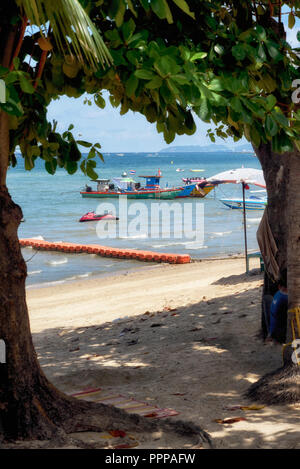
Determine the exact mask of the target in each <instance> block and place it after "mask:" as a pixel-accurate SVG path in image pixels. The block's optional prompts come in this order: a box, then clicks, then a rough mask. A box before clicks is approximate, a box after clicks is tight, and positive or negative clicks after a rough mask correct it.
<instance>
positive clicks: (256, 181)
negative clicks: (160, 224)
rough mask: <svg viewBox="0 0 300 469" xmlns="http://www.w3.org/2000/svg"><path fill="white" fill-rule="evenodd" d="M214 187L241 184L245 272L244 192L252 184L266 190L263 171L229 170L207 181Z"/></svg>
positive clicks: (248, 169) (246, 250)
mask: <svg viewBox="0 0 300 469" xmlns="http://www.w3.org/2000/svg"><path fill="white" fill-rule="evenodd" d="M207 181H210V182H212V183H214V184H216V185H218V184H228V183H232V184H242V188H243V219H244V242H245V260H246V270H247V257H248V248H247V226H246V204H245V190H246V189H249V186H248V184H253V185H254V186H258V187H262V188H263V189H266V181H265V178H264V174H263V171H262V170H261V169H255V168H244V167H242V168H237V169H230V170H228V171H223V172H222V173H218V174H215V175H214V176H211V177H210V178H208V179H207Z"/></svg>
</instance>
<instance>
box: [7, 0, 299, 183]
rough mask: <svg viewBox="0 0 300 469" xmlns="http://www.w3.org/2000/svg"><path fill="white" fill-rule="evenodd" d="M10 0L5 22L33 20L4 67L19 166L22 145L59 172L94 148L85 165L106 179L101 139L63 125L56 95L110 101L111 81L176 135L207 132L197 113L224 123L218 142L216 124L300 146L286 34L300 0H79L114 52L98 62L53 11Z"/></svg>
mask: <svg viewBox="0 0 300 469" xmlns="http://www.w3.org/2000/svg"><path fill="white" fill-rule="evenodd" d="M60 1H61V2H62V0H60ZM64 1H66V0H64ZM8 3H9V4H11V2H8ZM8 3H7V1H6V2H4V4H3V5H2V6H1V7H0V8H1V10H2V11H1V18H2V17H3V18H4V20H2V23H3V21H4V22H5V21H6V23H8V24H15V25H16V28H17V27H18V28H21V29H22V28H23V32H22V33H21V39H22V40H21V41H20V44H19V48H18V50H16V53H15V58H14V60H13V63H12V64H11V67H10V68H9V69H8V68H4V67H1V68H0V78H1V79H2V80H4V81H5V83H6V89H7V102H6V103H2V104H0V107H1V108H2V109H3V110H5V111H6V112H7V113H8V114H9V116H10V118H9V119H10V124H9V125H10V164H11V165H13V166H14V165H15V164H16V158H15V149H16V147H17V146H18V145H19V147H20V149H21V153H22V155H23V157H24V159H25V168H26V169H29V170H30V169H32V168H33V167H34V161H35V159H36V158H37V157H40V158H42V159H43V160H44V161H45V167H46V169H47V171H48V172H50V173H51V174H54V173H55V170H56V168H57V166H59V167H64V168H65V169H66V170H67V171H68V172H69V173H71V174H72V173H73V172H75V171H76V170H77V168H78V166H79V161H80V160H81V151H80V148H82V147H84V148H88V149H89V154H88V157H87V158H84V159H82V160H81V162H80V167H81V169H82V171H83V172H84V173H85V174H88V175H89V176H90V177H92V178H95V177H96V176H97V175H96V173H95V167H96V161H95V157H97V156H100V158H102V155H101V153H100V144H95V145H92V144H91V143H89V142H85V141H81V140H79V141H76V139H75V138H74V136H73V134H72V132H71V130H72V126H70V128H69V129H68V130H66V131H65V132H64V133H63V134H62V135H60V134H59V133H58V132H57V131H56V124H55V123H49V122H48V120H47V106H48V104H49V103H50V101H51V100H53V99H57V98H58V97H59V96H61V95H67V96H70V97H79V96H81V95H83V94H84V93H89V94H91V95H92V96H93V99H94V101H95V103H96V104H97V105H98V106H99V107H100V108H104V107H105V100H104V98H103V96H102V92H103V90H108V92H109V99H110V102H111V104H112V105H113V106H115V107H119V106H120V112H121V114H125V113H126V112H127V111H128V110H132V111H137V112H139V113H141V114H143V115H145V117H146V118H147V120H148V121H149V122H153V123H156V127H157V130H158V132H162V133H163V135H164V139H165V141H166V142H167V143H170V142H172V141H173V139H174V138H175V136H176V135H182V134H188V135H190V134H193V133H194V132H195V131H196V125H195V121H194V117H193V116H194V113H195V114H196V115H198V116H199V117H200V119H201V120H202V121H204V122H211V123H213V124H214V126H216V128H215V129H214V130H210V131H209V132H208V133H209V135H210V137H211V139H212V140H213V141H214V139H215V136H214V134H215V133H216V134H217V135H218V136H219V137H222V138H226V137H232V138H233V139H234V140H235V141H237V140H239V139H240V138H242V137H243V136H245V137H246V138H247V139H248V140H249V141H251V142H252V143H253V144H254V145H255V146H259V145H260V143H267V142H271V143H272V149H273V151H275V152H278V153H282V152H285V151H292V149H293V145H294V144H296V146H297V147H298V148H300V140H298V139H299V137H298V134H299V129H300V111H297V109H296V105H295V103H293V101H292V92H293V82H294V80H295V79H296V78H297V77H298V76H299V72H298V67H299V62H300V58H299V51H300V48H293V47H292V46H291V45H290V44H289V43H288V42H287V41H286V38H285V31H284V27H283V23H282V18H283V15H287V17H288V25H289V27H290V28H294V27H295V19H296V18H297V17H300V1H281V2H278V1H276V2H271V1H268V0H260V1H250V0H241V1H236V0H231V1H221V0H206V1H201V2H199V1H197V0H151V1H149V0H113V1H111V0H80V3H81V4H82V6H83V7H84V8H85V10H86V12H87V13H88V15H89V17H90V18H91V20H92V22H93V23H94V24H95V26H96V28H97V29H98V31H100V32H101V33H102V35H103V37H104V41H105V44H106V46H107V48H108V50H109V52H110V55H111V56H112V59H113V62H112V63H110V62H109V59H105V58H104V59H103V62H104V64H101V63H98V64H97V66H95V60H90V61H89V62H88V61H87V60H80V58H78V54H76V52H77V49H76V48H77V45H76V42H74V41H73V39H72V38H70V40H69V41H67V46H65V47H63V45H62V43H61V40H60V38H59V37H57V35H54V34H53V29H52V28H51V19H52V18H51V12H50V13H49V12H47V11H46V13H45V16H44V17H42V18H41V19H40V20H38V17H37V16H35V15H34V9H32V11H31V10H30V9H29V8H27V10H26V5H27V4H33V3H34V4H35V3H36V0H35V1H34V2H33V3H32V2H28V1H27V0H26V1H23V2H21V0H17V1H16V2H12V4H13V7H12V6H10V7H8ZM38 3H39V2H38ZM62 3H64V2H62ZM41 4H43V2H41ZM28 11H29V12H28ZM3 14H4V15H3ZM28 15H31V16H30V18H29V20H30V21H29V20H28ZM47 15H48V16H47ZM49 15H50V22H49ZM39 18H40V17H39ZM39 21H40V23H39ZM58 21H61V20H58ZM34 25H36V26H37V27H36V28H33V27H32V26H34ZM89 32H90V33H92V30H90V31H89ZM22 34H23V36H22ZM75 36H76V35H75ZM298 36H299V35H298ZM299 39H300V37H299ZM75 56H76V57H77V58H76V59H75ZM79 57H80V55H79Z"/></svg>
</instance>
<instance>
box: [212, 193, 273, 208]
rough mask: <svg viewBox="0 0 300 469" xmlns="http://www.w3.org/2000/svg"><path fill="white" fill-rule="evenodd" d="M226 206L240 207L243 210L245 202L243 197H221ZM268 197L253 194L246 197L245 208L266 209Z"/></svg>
mask: <svg viewBox="0 0 300 469" xmlns="http://www.w3.org/2000/svg"><path fill="white" fill-rule="evenodd" d="M220 202H222V203H223V204H224V205H226V207H229V208H231V209H240V210H243V208H244V202H243V199H242V198H240V199H220ZM267 202H268V201H267V199H266V198H260V197H255V196H254V195H251V196H250V197H249V198H248V199H245V209H247V210H264V209H265V207H266V205H267Z"/></svg>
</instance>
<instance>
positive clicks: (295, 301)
mask: <svg viewBox="0 0 300 469" xmlns="http://www.w3.org/2000/svg"><path fill="white" fill-rule="evenodd" d="M289 172H290V177H289V188H288V194H289V197H288V226H287V235H288V244H287V272H288V295H289V312H288V324H287V326H288V328H287V342H292V341H293V340H297V339H298V340H299V339H300V196H299V187H300V152H295V153H293V154H291V155H290V157H289ZM287 359H289V358H287ZM299 360H300V354H299ZM294 361H295V360H294ZM294 361H293V362H294Z"/></svg>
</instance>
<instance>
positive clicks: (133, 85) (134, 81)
mask: <svg viewBox="0 0 300 469" xmlns="http://www.w3.org/2000/svg"><path fill="white" fill-rule="evenodd" d="M138 84H139V80H138V78H137V77H136V76H135V75H134V74H133V73H132V74H131V75H130V77H129V78H128V80H127V81H126V83H125V89H126V93H127V94H128V96H133V95H134V93H135V91H136V89H137V87H138Z"/></svg>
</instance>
